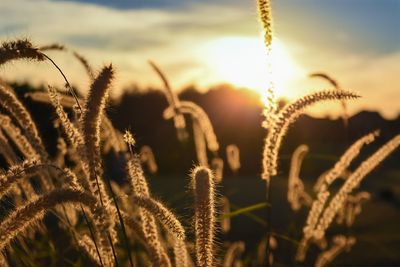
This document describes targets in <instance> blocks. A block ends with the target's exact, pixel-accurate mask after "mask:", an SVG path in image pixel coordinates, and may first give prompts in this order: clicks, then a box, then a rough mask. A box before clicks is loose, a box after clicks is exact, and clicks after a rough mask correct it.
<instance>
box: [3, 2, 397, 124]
mask: <svg viewBox="0 0 400 267" xmlns="http://www.w3.org/2000/svg"><path fill="white" fill-rule="evenodd" d="M272 3H273V15H274V28H275V32H274V35H275V37H276V40H275V46H276V49H275V51H276V54H275V56H274V59H273V66H274V71H275V73H274V77H275V79H276V80H277V85H276V87H277V94H278V95H279V96H283V97H286V98H289V99H295V98H297V97H299V96H302V95H305V94H307V93H310V92H314V91H317V90H320V89H328V88H331V87H330V85H329V84H327V83H326V82H324V81H322V80H318V79H313V80H311V79H309V78H308V74H309V73H311V72H316V71H317V72H325V73H327V74H330V75H331V76H332V77H334V78H336V79H337V80H338V81H339V83H340V85H341V86H342V87H343V88H345V89H350V90H353V91H355V92H358V93H359V94H361V95H362V96H363V98H362V99H361V100H357V101H354V102H353V103H351V104H349V105H350V110H351V111H352V112H355V111H359V110H360V109H369V110H379V111H380V112H381V113H382V115H384V116H385V117H387V118H395V117H397V116H398V113H399V111H400V103H399V102H400V101H399V99H400V82H399V81H398V76H399V75H400V34H399V29H400V19H399V17H400V1H397V0H379V1H377V0H335V1H321V0H302V1H299V0H275V1H272ZM20 37H29V38H31V40H32V42H34V43H35V44H38V45H44V44H49V43H54V42H57V43H60V44H65V45H66V46H67V47H69V48H72V49H75V50H77V51H79V52H80V53H81V54H83V55H85V56H86V57H87V59H88V60H89V61H90V62H91V63H92V65H93V66H95V67H96V68H97V69H99V68H100V67H101V66H102V65H103V64H105V63H110V62H112V63H113V64H114V66H115V67H116V68H117V79H116V83H115V86H114V89H113V90H115V95H118V94H120V92H121V89H122V88H124V87H127V86H128V85H130V84H137V85H139V86H142V87H146V86H148V85H152V86H158V87H160V81H159V79H158V77H157V76H156V75H155V74H154V72H153V71H152V70H151V68H150V67H149V65H148V64H147V60H149V59H151V60H153V61H155V62H156V63H157V64H158V65H159V66H160V67H161V68H162V69H163V70H164V71H165V73H166V74H167V75H168V77H169V79H170V81H171V84H172V85H173V87H174V88H176V89H177V90H180V89H182V88H183V87H184V86H187V85H189V84H195V85H197V86H198V87H200V88H203V89H205V88H207V87H209V86H211V85H215V84H218V83H231V84H233V85H236V86H242V87H249V88H251V89H254V90H256V91H258V92H261V91H262V90H264V89H265V87H266V85H267V82H266V72H267V71H266V58H265V50H264V46H263V41H262V37H261V27H260V24H259V21H258V17H257V9H256V1H255V0H114V1H111V0H110V1H108V0H77V1H49V0H35V1H32V0H1V1H0V39H1V41H6V40H12V39H14V38H20ZM48 54H49V55H50V56H51V57H52V58H53V59H54V60H55V61H56V62H57V63H59V65H60V66H61V68H62V69H63V70H64V71H65V72H66V74H67V76H68V77H69V79H70V81H72V83H73V84H75V85H77V86H78V87H79V88H80V89H81V90H82V91H85V88H87V87H88V85H89V80H88V79H87V77H86V76H85V73H84V70H83V69H82V67H81V66H80V65H79V64H78V63H77V62H76V61H75V60H74V59H73V58H72V57H71V56H70V55H67V54H64V53H60V52H49V53H48ZM0 76H1V77H5V78H6V79H11V80H30V81H33V82H35V83H36V84H37V83H40V84H46V83H50V84H58V85H61V84H62V80H61V78H60V76H59V75H58V74H57V73H56V72H55V71H54V69H53V68H51V67H50V65H49V64H39V65H37V64H27V63H19V62H18V63H12V64H9V65H7V66H4V67H2V68H1V69H0ZM333 109H335V110H340V105H339V104H335V105H320V106H318V107H317V108H316V109H314V111H313V114H319V115H323V116H324V115H325V114H326V111H327V110H329V112H332V110H333Z"/></svg>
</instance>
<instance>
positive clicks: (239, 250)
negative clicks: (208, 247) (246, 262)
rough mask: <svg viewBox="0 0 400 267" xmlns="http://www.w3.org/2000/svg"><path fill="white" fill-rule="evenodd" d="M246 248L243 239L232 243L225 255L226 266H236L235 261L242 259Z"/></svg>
mask: <svg viewBox="0 0 400 267" xmlns="http://www.w3.org/2000/svg"><path fill="white" fill-rule="evenodd" d="M245 249H246V245H245V243H244V242H243V241H237V242H234V243H232V244H231V245H230V246H229V247H228V250H227V251H226V254H225V257H224V265H223V266H224V267H232V266H235V265H234V262H235V261H236V260H240V258H241V256H242V254H243V253H244V251H245Z"/></svg>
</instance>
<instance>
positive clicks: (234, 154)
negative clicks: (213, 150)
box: [226, 144, 240, 172]
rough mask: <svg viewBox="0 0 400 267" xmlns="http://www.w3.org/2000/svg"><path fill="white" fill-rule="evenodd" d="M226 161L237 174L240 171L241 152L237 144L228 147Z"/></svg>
mask: <svg viewBox="0 0 400 267" xmlns="http://www.w3.org/2000/svg"><path fill="white" fill-rule="evenodd" d="M226 159H227V161H228V165H229V168H230V169H231V170H232V171H233V172H237V171H239V169H240V150H239V147H238V146H237V145H235V144H231V145H227V146H226Z"/></svg>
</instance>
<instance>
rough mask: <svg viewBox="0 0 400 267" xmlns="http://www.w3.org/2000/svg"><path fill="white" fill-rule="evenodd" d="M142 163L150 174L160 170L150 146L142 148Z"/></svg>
mask: <svg viewBox="0 0 400 267" xmlns="http://www.w3.org/2000/svg"><path fill="white" fill-rule="evenodd" d="M140 161H141V162H142V164H145V165H147V169H148V170H149V172H150V173H156V172H157V170H158V166H157V162H156V159H155V157H154V154H153V150H152V149H151V147H150V146H142V147H141V148H140Z"/></svg>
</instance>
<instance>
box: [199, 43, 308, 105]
mask: <svg viewBox="0 0 400 267" xmlns="http://www.w3.org/2000/svg"><path fill="white" fill-rule="evenodd" d="M272 55H273V56H272V57H273V58H272V66H273V70H274V73H273V74H272V77H271V75H269V74H268V70H267V64H268V58H267V55H266V51H265V47H264V44H263V43H262V42H261V41H260V39H259V38H255V37H225V38H220V39H216V40H213V41H211V42H209V43H208V44H207V45H206V57H208V58H207V59H206V60H207V61H208V62H209V64H210V68H211V69H212V71H213V73H214V75H215V76H216V77H219V79H221V80H224V81H226V82H228V83H232V84H233V85H236V86H243V87H247V88H250V89H253V90H255V91H257V92H258V93H259V94H260V95H261V96H262V97H264V94H265V92H266V91H267V87H268V84H269V79H273V80H274V82H275V94H276V95H277V97H285V98H293V94H292V93H291V89H289V85H290V84H291V83H292V82H293V81H294V80H295V79H296V78H297V77H299V76H300V77H301V76H302V75H303V74H302V73H303V71H302V69H301V67H300V66H299V65H298V64H296V62H295V61H294V60H293V59H292V58H291V56H290V54H289V53H288V50H287V49H286V46H285V45H284V44H283V43H282V42H281V41H280V40H279V39H275V40H274V42H273V45H272ZM292 90H293V89H292Z"/></svg>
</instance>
